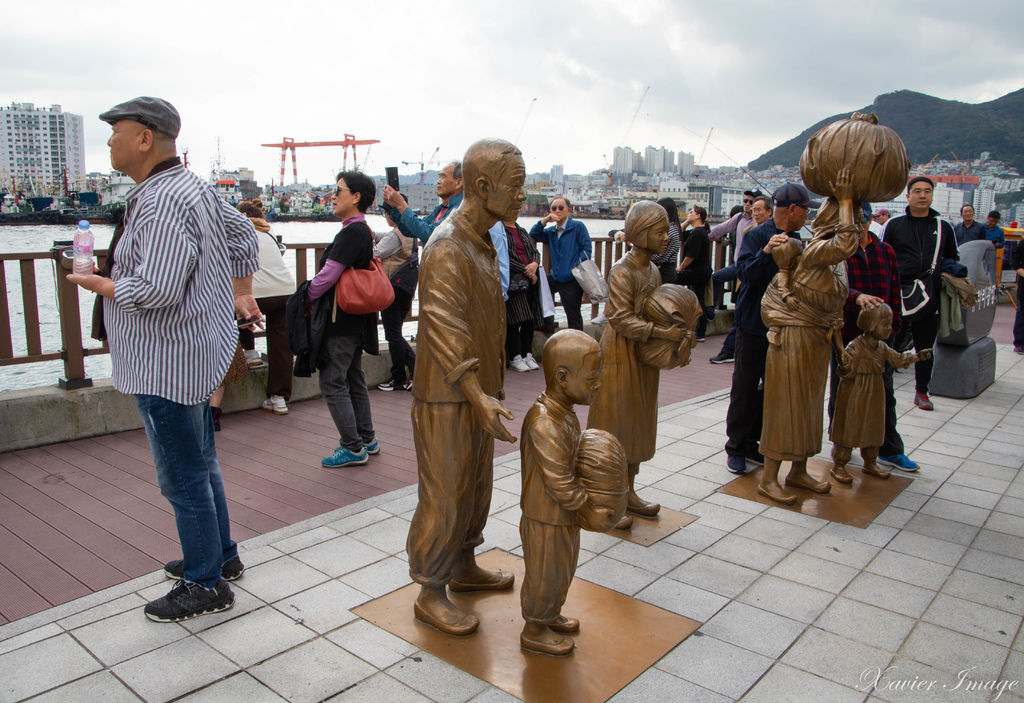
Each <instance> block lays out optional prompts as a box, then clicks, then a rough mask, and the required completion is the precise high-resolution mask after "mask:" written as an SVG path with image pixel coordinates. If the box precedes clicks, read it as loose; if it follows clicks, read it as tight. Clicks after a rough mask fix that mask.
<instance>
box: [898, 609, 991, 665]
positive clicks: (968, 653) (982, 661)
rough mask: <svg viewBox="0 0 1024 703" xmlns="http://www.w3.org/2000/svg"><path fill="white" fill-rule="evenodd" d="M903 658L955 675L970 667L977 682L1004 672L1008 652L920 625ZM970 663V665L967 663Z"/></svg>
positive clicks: (973, 638)
mask: <svg viewBox="0 0 1024 703" xmlns="http://www.w3.org/2000/svg"><path fill="white" fill-rule="evenodd" d="M900 654H902V655H904V656H906V657H910V658H911V659H913V660H915V661H919V662H921V663H922V664H928V665H929V666H933V667H935V668H936V669H940V670H941V671H948V672H951V673H955V672H958V671H962V670H963V669H964V668H966V667H965V663H966V665H967V666H974V667H977V669H976V670H975V671H973V672H971V673H973V674H975V675H976V676H977V678H978V679H987V678H990V679H995V678H997V677H998V675H999V672H1000V671H1002V668H1003V662H1004V661H1005V659H1006V654H1007V649H1006V648H1005V647H1002V646H1000V645H998V644H992V643H990V642H985V641H983V640H980V639H978V638H976V637H971V636H969V635H965V634H962V633H959V632H953V631H952V630H947V629H945V628H942V627H938V626H936V625H930V624H928V623H924V622H922V623H920V624H918V626H917V627H916V628H915V629H914V631H913V632H912V633H911V634H910V637H909V638H907V641H906V642H905V643H904V645H903V649H902V650H900ZM965 659H969V660H970V661H969V663H967V662H965Z"/></svg>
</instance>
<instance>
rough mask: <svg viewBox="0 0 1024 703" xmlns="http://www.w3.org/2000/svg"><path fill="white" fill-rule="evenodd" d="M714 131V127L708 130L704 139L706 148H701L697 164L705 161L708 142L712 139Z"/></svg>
mask: <svg viewBox="0 0 1024 703" xmlns="http://www.w3.org/2000/svg"><path fill="white" fill-rule="evenodd" d="M714 131H715V128H714V127H712V128H711V129H709V130H708V136H707V139H705V140H704V148H703V149H701V150H700V156H698V157H697V164H699V163H702V162H703V161H704V152H705V151H707V150H708V143H709V142H710V141H711V133H712V132H714ZM697 164H694V166H696V165H697Z"/></svg>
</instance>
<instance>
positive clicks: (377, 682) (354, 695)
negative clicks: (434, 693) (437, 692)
mask: <svg viewBox="0 0 1024 703" xmlns="http://www.w3.org/2000/svg"><path fill="white" fill-rule="evenodd" d="M513 700H515V699H513ZM357 701H358V702H359V703H365V702H366V701H393V702H394V703H430V699H429V698H427V697H426V696H422V695H420V694H419V693H416V691H414V690H412V689H411V688H409V687H408V686H406V685H405V684H404V683H401V682H400V681H397V680H396V679H393V678H391V677H390V676H388V675H387V674H385V673H380V674H377V675H376V676H371V677H370V678H368V679H364V680H363V681H360V682H359V683H357V684H355V685H354V686H352V688H349V689H346V690H344V691H342V692H341V693H339V694H338V695H336V696H332V697H330V698H328V699H327V701H325V703H345V702H349V703H355V702H357Z"/></svg>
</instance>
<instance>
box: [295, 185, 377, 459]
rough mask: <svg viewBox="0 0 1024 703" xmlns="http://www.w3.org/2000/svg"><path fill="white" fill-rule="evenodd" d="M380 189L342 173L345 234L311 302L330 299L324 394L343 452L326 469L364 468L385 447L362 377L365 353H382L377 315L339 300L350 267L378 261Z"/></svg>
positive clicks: (340, 207)
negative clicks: (349, 308) (375, 209)
mask: <svg viewBox="0 0 1024 703" xmlns="http://www.w3.org/2000/svg"><path fill="white" fill-rule="evenodd" d="M376 195H377V188H376V186H375V185H374V184H373V181H372V180H370V178H369V177H368V176H367V175H365V174H364V173H361V172H359V171H343V172H341V173H339V174H338V187H337V190H336V191H335V194H334V214H335V215H336V216H337V217H340V218H341V219H342V224H341V231H340V232H338V234H337V235H336V236H335V237H334V241H333V242H332V243H331V246H330V247H329V248H328V249H327V251H326V252H325V253H324V256H323V258H322V259H321V260H320V270H319V271H318V272H317V274H316V276H315V277H314V278H313V280H312V281H311V282H310V284H309V288H308V290H307V292H306V298H307V299H308V300H310V301H314V300H316V299H317V298H320V297H321V296H324V295H327V296H329V300H331V301H332V310H331V316H330V320H329V322H328V324H327V330H326V333H325V336H324V345H323V350H322V351H321V356H320V359H319V360H318V363H317V366H318V368H319V369H320V392H321V393H323V396H324V400H325V401H327V408H328V409H329V410H330V411H331V417H332V418H333V419H334V424H335V425H336V426H337V428H338V434H339V436H340V439H339V441H338V448H337V449H335V450H334V453H332V454H331V455H330V456H329V457H326V458H325V459H323V461H321V462H320V463H321V465H323V466H324V467H326V468H330V469H335V468H340V467H343V466H359V465H362V464H365V463H366V462H367V461H368V459H369V455H370V454H379V453H380V445H379V444H378V443H377V439H376V437H375V435H374V431H373V418H371V416H370V395H369V393H368V392H367V390H366V378H365V377H364V376H363V366H362V357H363V350H365V351H367V352H369V353H370V354H377V353H378V351H379V350H378V344H377V314H376V313H368V314H365V315H350V314H348V313H347V312H345V311H344V310H342V309H341V308H340V307H338V305H337V302H335V301H334V298H335V292H334V286H335V284H336V283H337V282H338V279H339V278H341V274H342V273H343V272H344V271H345V269H346V268H349V267H351V266H354V267H356V268H361V269H368V268H370V262H371V261H372V260H373V232H372V231H371V230H370V228H369V227H368V226H367V224H366V216H365V213H366V209H367V208H368V207H370V205H371V204H372V203H373V200H374V197H375V196H376Z"/></svg>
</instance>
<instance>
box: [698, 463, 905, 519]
mask: <svg viewBox="0 0 1024 703" xmlns="http://www.w3.org/2000/svg"><path fill="white" fill-rule="evenodd" d="M791 467H792V464H791V463H790V462H788V461H784V462H783V463H782V468H781V469H779V483H781V484H782V485H783V487H784V488H785V489H786V491H788V492H789V493H792V494H794V495H795V496H796V497H797V499H796V503H795V504H793V505H782V504H781V503H776V502H775V501H774V500H772V499H771V498H766V497H765V496H763V495H760V494H759V493H758V492H757V487H758V485H760V483H761V474H763V473H764V467H761V468H759V469H757V470H756V471H751V472H750V473H748V474H745V475H743V476H740V477H739V478H737V479H735V480H733V481H730V482H729V483H727V484H725V485H724V486H722V487H721V488H719V489H718V490H719V492H721V493H727V494H728V495H731V496H736V497H737V498H746V499H747V500H754V501H757V502H758V503H764V504H765V505H774V506H775V507H777V508H784V509H786V510H792V511H794V512H797V513H803V514H804V515H813V516H814V517H820V518H822V519H823V520H831V521H832V522H839V523H842V524H844V525H852V526H853V527H860V528H864V527H867V526H868V525H870V524H871V522H872V520H874V519H875V518H876V517H878V514H879V513H881V512H882V511H883V510H885V508H886V506H887V505H889V503H890V502H892V499H893V498H895V497H896V496H898V495H899V494H900V491H902V490H903V489H904V488H906V487H907V486H908V485H910V481H911V480H912V479H909V478H905V477H903V476H897V475H896V472H895V471H894V472H893V474H892V475H891V476H890V477H889V478H875V477H874V476H865V475H864V474H862V473H861V471H860V467H859V466H855V465H852V464H847V465H846V470H847V471H849V472H850V475H851V476H852V477H853V483H851V484H850V485H848V486H845V485H843V484H841V483H839V482H838V481H834V480H832V479H831V478H830V477H829V473H828V472H829V471H830V470H831V469H832V462H831V461H826V460H824V459H816V458H811V459H808V460H807V473H809V474H810V475H811V476H813V477H814V478H816V479H818V480H819V481H829V482H830V483H831V484H832V491H831V492H830V493H826V494H825V495H818V494H817V493H812V492H811V491H807V490H804V489H802V488H793V487H792V486H786V484H785V480H786V476H787V475H788V474H789V470H790V468H791Z"/></svg>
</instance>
